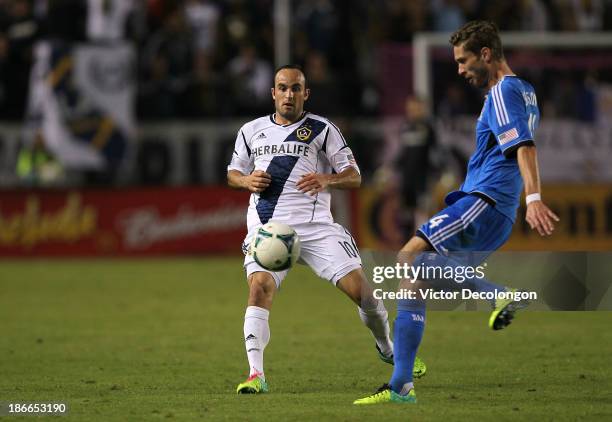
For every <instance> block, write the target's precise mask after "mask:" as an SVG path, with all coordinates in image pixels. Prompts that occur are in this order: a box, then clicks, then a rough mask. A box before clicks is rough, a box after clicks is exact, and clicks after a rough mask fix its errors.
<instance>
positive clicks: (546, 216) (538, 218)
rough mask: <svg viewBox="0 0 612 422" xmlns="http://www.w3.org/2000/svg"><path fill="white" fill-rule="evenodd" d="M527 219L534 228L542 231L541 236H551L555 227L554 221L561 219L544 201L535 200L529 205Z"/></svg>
mask: <svg viewBox="0 0 612 422" xmlns="http://www.w3.org/2000/svg"><path fill="white" fill-rule="evenodd" d="M525 220H527V222H528V223H529V226H531V228H532V229H535V230H537V231H538V233H540V236H546V235H548V236H550V235H551V234H552V232H553V230H554V229H555V225H554V223H553V221H559V217H557V215H556V214H555V213H554V212H552V211H551V210H550V208H548V207H547V206H546V204H544V202H542V201H533V202H531V203H530V204H529V205H527V215H526V216H525Z"/></svg>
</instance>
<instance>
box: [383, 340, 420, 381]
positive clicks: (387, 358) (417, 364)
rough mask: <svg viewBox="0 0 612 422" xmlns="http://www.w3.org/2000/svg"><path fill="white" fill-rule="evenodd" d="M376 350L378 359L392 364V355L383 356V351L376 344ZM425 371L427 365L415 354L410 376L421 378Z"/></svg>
mask: <svg viewBox="0 0 612 422" xmlns="http://www.w3.org/2000/svg"><path fill="white" fill-rule="evenodd" d="M376 351H377V352H378V357H379V358H380V360H382V361H383V362H385V363H388V364H390V365H393V355H391V356H385V355H384V354H383V352H381V351H380V347H378V344H377V345H376ZM426 372H427V365H425V362H423V361H422V360H421V358H419V357H418V356H417V357H416V358H415V359H414V366H413V367H412V376H413V377H414V378H421V377H423V376H424V375H425V373H426Z"/></svg>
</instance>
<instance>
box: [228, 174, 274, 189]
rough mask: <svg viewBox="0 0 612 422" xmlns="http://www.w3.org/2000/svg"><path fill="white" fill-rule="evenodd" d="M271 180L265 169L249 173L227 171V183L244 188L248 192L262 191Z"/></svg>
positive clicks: (237, 187)
mask: <svg viewBox="0 0 612 422" xmlns="http://www.w3.org/2000/svg"><path fill="white" fill-rule="evenodd" d="M271 181H272V178H271V176H270V175H269V174H268V173H266V172H265V171H261V170H255V171H254V172H252V173H251V174H249V175H245V174H242V173H241V172H239V171H238V170H230V171H228V172H227V184H228V185H229V187H231V188H234V189H246V190H248V191H249V192H253V193H259V192H263V191H264V190H265V189H266V188H267V187H268V186H270V182H271Z"/></svg>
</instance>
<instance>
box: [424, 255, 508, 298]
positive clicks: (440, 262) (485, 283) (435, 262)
mask: <svg viewBox="0 0 612 422" xmlns="http://www.w3.org/2000/svg"><path fill="white" fill-rule="evenodd" d="M483 259H484V257H483ZM460 261H461V259H459V260H455V259H453V258H449V257H446V256H442V255H439V254H437V253H433V252H432V253H427V254H423V255H420V256H419V257H418V258H417V260H416V261H415V263H414V265H415V266H416V265H422V266H432V267H441V268H445V267H453V268H458V267H463V268H465V267H467V266H470V267H477V266H478V264H474V265H472V264H463V263H461V262H460ZM466 261H469V259H466ZM476 262H480V259H476ZM456 274H459V272H456ZM468 275H469V276H468ZM462 277H463V280H460V281H461V282H460V283H459V282H457V280H455V282H454V283H452V288H454V289H463V288H465V289H470V290H472V291H476V292H505V291H507V289H506V288H505V287H504V286H501V285H499V284H495V283H492V282H491V281H489V280H487V279H486V278H485V277H479V274H477V273H476V272H474V273H473V274H471V275H470V274H467V275H466V274H465V273H463V276H462ZM428 281H431V282H434V283H435V282H436V281H437V280H428ZM444 281H446V280H444Z"/></svg>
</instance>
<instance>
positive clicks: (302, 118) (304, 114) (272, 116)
mask: <svg viewBox="0 0 612 422" xmlns="http://www.w3.org/2000/svg"><path fill="white" fill-rule="evenodd" d="M307 114H308V112H307V111H306V110H304V111H302V115H301V116H300V118H299V119H297V120H296V121H295V122H293V123H289V124H288V125H281V124H279V123H276V121H275V120H274V116H276V113H272V114H270V121H271V122H272V123H274V124H275V125H276V126H282V127H289V126H293V125H295V124H297V123H300V122H301V121H302V120H304V117H306V115H307Z"/></svg>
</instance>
